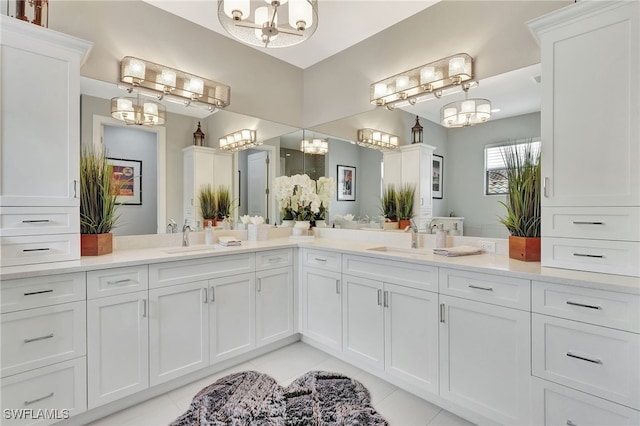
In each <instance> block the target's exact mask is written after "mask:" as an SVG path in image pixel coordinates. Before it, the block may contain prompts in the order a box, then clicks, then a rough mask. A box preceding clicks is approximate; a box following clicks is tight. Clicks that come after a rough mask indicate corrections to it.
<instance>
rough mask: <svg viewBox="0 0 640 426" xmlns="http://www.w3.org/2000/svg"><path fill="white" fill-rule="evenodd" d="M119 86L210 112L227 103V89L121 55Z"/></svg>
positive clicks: (229, 95) (203, 79)
mask: <svg viewBox="0 0 640 426" xmlns="http://www.w3.org/2000/svg"><path fill="white" fill-rule="evenodd" d="M120 82H121V85H120V87H122V88H125V89H127V91H128V92H129V93H131V92H133V91H134V90H135V91H136V92H137V93H138V94H140V95H143V96H147V97H151V98H155V99H157V100H166V101H168V102H173V103H177V104H180V105H184V106H191V107H196V108H201V109H204V110H207V111H209V112H211V113H213V112H216V111H217V110H219V109H222V108H225V107H226V106H228V105H229V103H230V97H231V88H230V87H229V86H227V85H225V84H222V83H218V82H216V81H213V80H208V79H206V78H203V77H198V76H196V75H193V74H189V73H187V72H184V71H180V70H177V69H174V68H169V67H166V66H164V65H159V64H156V63H153V62H149V61H145V60H144V59H139V58H134V57H132V56H125V57H124V58H122V61H120Z"/></svg>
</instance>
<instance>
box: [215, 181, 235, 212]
mask: <svg viewBox="0 0 640 426" xmlns="http://www.w3.org/2000/svg"><path fill="white" fill-rule="evenodd" d="M214 198H215V200H216V219H217V220H218V221H223V220H225V219H227V218H228V217H229V216H231V210H232V208H233V203H232V201H231V195H230V193H229V187H227V186H224V185H220V186H219V187H218V190H217V191H216V192H215V197H214Z"/></svg>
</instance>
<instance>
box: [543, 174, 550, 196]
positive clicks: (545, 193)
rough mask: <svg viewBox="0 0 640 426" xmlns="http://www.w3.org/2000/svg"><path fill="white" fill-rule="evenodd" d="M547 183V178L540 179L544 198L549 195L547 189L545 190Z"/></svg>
mask: <svg viewBox="0 0 640 426" xmlns="http://www.w3.org/2000/svg"><path fill="white" fill-rule="evenodd" d="M548 184H549V178H548V177H545V178H544V180H543V181H542V194H543V195H544V197H545V198H548V197H549V191H548V190H547V187H548Z"/></svg>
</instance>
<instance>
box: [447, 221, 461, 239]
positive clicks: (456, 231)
mask: <svg viewBox="0 0 640 426" xmlns="http://www.w3.org/2000/svg"><path fill="white" fill-rule="evenodd" d="M449 235H451V236H452V237H456V236H458V235H460V230H459V229H458V222H453V229H451V230H449Z"/></svg>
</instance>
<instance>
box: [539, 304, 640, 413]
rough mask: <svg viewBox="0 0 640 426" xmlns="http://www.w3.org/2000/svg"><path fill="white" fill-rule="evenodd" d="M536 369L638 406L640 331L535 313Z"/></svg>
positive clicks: (544, 375)
mask: <svg viewBox="0 0 640 426" xmlns="http://www.w3.org/2000/svg"><path fill="white" fill-rule="evenodd" d="M532 341H533V345H532V348H533V356H532V358H533V368H532V370H533V374H534V375H535V376H538V377H541V378H543V379H547V380H551V381H553V382H556V383H559V384H562V385H566V386H569V387H572V388H574V389H578V390H581V391H584V392H587V393H590V394H592V395H596V396H599V397H601V398H605V399H608V400H610V401H613V402H617V403H619V404H623V405H626V406H628V407H631V408H635V409H638V408H640V371H639V369H638V364H639V363H638V359H640V350H639V348H640V336H638V335H637V334H633V333H628V332H624V331H619V330H613V329H610V328H604V327H598V326H595V325H589V324H583V323H580V322H575V321H569V320H564V319H560V318H555V317H549V316H546V315H539V314H533V321H532Z"/></svg>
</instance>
